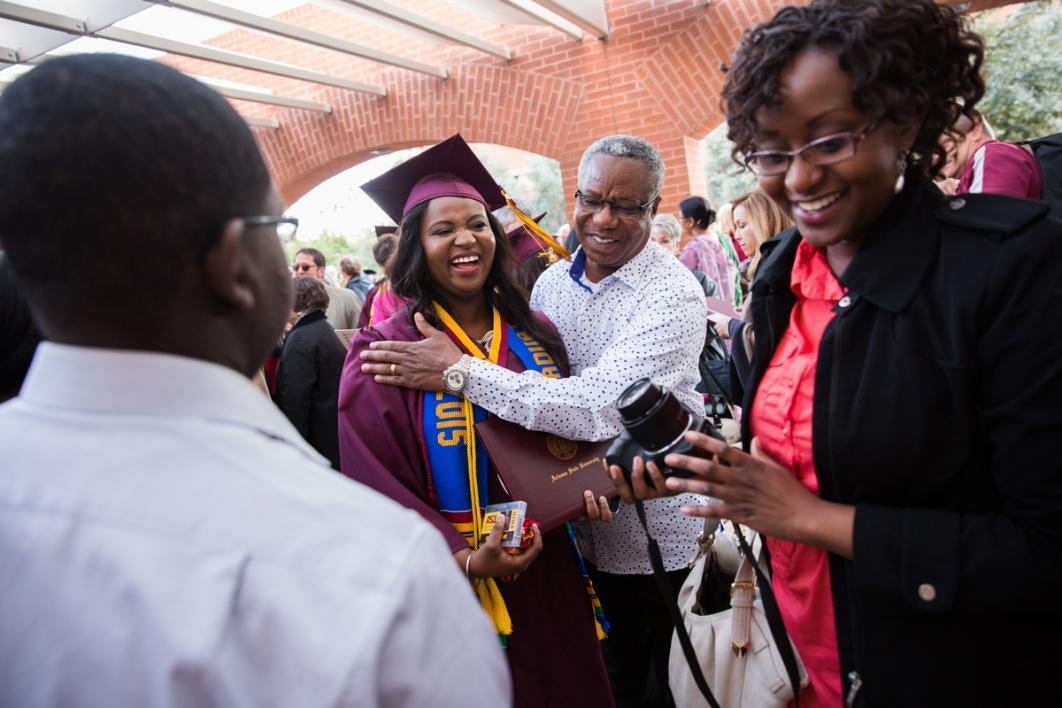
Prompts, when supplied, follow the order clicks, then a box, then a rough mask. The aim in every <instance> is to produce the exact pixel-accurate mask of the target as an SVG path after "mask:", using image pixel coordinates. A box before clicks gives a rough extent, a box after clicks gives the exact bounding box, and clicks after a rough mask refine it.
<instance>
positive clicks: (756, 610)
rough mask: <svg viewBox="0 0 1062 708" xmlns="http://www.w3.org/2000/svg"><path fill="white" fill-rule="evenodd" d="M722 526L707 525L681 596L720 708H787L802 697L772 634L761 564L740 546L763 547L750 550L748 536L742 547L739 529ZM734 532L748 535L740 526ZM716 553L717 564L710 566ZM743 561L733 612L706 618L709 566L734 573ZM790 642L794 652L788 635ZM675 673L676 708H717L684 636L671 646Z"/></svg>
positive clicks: (803, 678) (803, 677) (799, 665)
mask: <svg viewBox="0 0 1062 708" xmlns="http://www.w3.org/2000/svg"><path fill="white" fill-rule="evenodd" d="M718 521H719V520H718V519H707V520H706V521H705V530H704V532H702V534H701V535H700V536H699V537H698V544H699V545H700V550H699V551H698V554H697V556H696V557H695V558H694V560H693V561H691V564H692V570H691V571H690V574H689V577H688V578H686V582H685V583H683V585H682V589H681V590H679V596H678V606H679V611H680V612H681V614H682V619H683V623H684V625H685V628H686V632H687V633H688V634H689V639H690V643H691V644H692V646H693V650H694V652H695V653H696V655H697V659H698V662H699V664H700V668H701V672H702V673H703V675H704V679H705V680H706V682H707V684H708V685H709V686H710V687H711V693H712V694H713V695H714V698H715V700H716V701H717V702H718V705H719V706H722V708H775V707H777V708H785V706H786V705H788V704H789V702H790V701H792V700H793V698H794V693H793V682H792V681H791V679H790V675H789V672H788V671H787V669H786V666H785V661H784V660H783V658H782V653H781V652H780V651H779V648H778V644H777V642H776V641H775V639H774V635H772V633H771V628H770V626H769V624H768V621H767V617H766V614H765V612H764V608H763V601H762V600H761V599H759V598H758V597H757V592H756V585H757V583H756V572H755V568H754V565H753V563H752V562H750V560H749V558H748V557H747V556H746V555H745V554H744V553H742V552H741V549H740V548H738V546H739V545H740V546H742V547H743V548H746V549H751V548H752V547H755V543H753V544H752V545H751V547H750V545H749V544H748V543H747V542H745V543H742V542H744V541H745V539H743V538H742V539H741V541H738V542H736V543H735V538H736V537H735V538H731V535H730V534H731V531H732V530H731V529H725V530H724V531H722V532H719V531H718V529H719V528H720V526H719V523H718ZM733 532H734V533H740V528H738V529H737V530H735V531H733ZM750 552H755V551H751V550H750ZM713 553H714V554H715V562H714V563H713V564H709V559H710V558H711V557H712V555H713ZM735 561H736V564H737V569H736V573H735V576H734V583H733V585H732V586H731V592H730V609H729V610H723V611H722V612H715V613H712V614H704V613H703V611H702V609H701V608H700V607H699V605H698V597H699V595H700V592H699V591H700V589H701V585H702V583H703V582H704V580H705V577H704V576H705V570H706V568H709V567H711V566H714V567H712V569H711V571H710V572H719V570H723V571H728V570H732V569H733V563H734V562H735ZM728 566H729V568H728ZM768 592H769V591H768ZM785 640H786V641H787V642H788V643H789V646H790V647H792V642H791V641H789V638H788V636H786V637H785ZM792 655H793V657H794V659H795V663H796V670H797V671H798V672H799V686H800V688H804V687H805V686H807V685H808V675H807V671H806V670H805V668H804V664H803V662H801V661H800V656H799V655H798V654H797V653H796V648H795V647H794V648H793V653H792ZM668 667H669V668H668V672H669V679H670V684H671V693H672V694H673V695H674V697H675V703H676V705H679V706H682V707H683V708H687V707H689V708H701V707H702V706H710V705H711V704H710V703H709V702H708V700H707V698H706V697H705V696H704V694H703V692H702V691H701V689H700V688H699V687H698V685H697V682H696V680H695V679H694V676H693V673H692V672H691V670H690V666H689V665H688V664H687V661H686V656H685V655H684V652H683V649H682V647H681V645H680V641H679V637H678V635H677V634H676V636H675V637H674V638H673V639H672V641H671V656H670V661H669V663H668Z"/></svg>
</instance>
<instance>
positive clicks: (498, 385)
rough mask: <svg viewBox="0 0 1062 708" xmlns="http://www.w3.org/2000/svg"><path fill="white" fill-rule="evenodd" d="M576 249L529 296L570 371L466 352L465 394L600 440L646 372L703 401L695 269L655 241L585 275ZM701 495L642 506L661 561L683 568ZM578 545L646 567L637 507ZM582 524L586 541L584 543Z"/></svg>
mask: <svg viewBox="0 0 1062 708" xmlns="http://www.w3.org/2000/svg"><path fill="white" fill-rule="evenodd" d="M584 263H585V256H584V254H583V251H582V249H580V250H579V251H577V252H576V254H575V256H574V257H573V260H572V261H560V262H559V263H556V264H554V265H553V266H552V267H550V268H549V269H548V270H547V271H546V272H545V273H543V274H542V275H541V277H540V278H539V280H538V282H537V283H536V284H535V289H534V292H533V293H532V295H531V307H532V309H535V310H539V311H541V312H543V313H544V314H545V315H546V316H547V317H549V319H550V320H551V321H552V322H553V324H554V325H555V326H556V327H557V330H558V331H559V332H560V335H561V338H562V339H563V340H564V344H565V346H566V347H567V350H568V358H569V361H570V364H571V376H570V377H569V378H566V379H548V378H545V377H543V376H541V375H539V374H538V372H535V371H525V372H523V373H521V374H516V373H513V372H511V371H509V370H508V369H504V368H502V367H497V366H492V365H490V364H489V363H487V362H484V361H482V360H478V359H473V358H472V357H468V356H466V357H462V359H461V361H460V365H462V366H464V367H466V368H467V370H468V372H469V378H468V384H467V386H466V388H465V395H466V396H467V397H468V399H469V400H470V401H472V402H473V403H475V404H477V405H479V406H481V407H483V408H485V409H487V410H489V411H491V412H492V413H495V414H496V415H498V416H499V417H501V418H504V419H505V420H509V421H512V422H514V423H518V424H520V425H522V426H524V427H525V428H530V429H532V430H545V431H548V432H551V433H555V434H557V435H562V436H564V437H567V438H571V439H575V440H604V439H607V438H610V437H614V436H616V435H618V434H619V432H620V430H621V427H622V426H621V423H620V418H619V413H618V412H617V410H616V405H615V404H616V399H617V398H618V397H619V395H620V393H622V392H623V390H624V389H625V388H627V386H628V385H630V384H631V383H633V382H634V381H636V380H637V379H639V378H642V377H646V376H647V377H649V378H651V379H652V380H653V381H654V382H655V383H657V384H660V385H662V386H666V387H668V388H669V389H671V390H672V391H673V392H674V393H675V395H676V396H677V397H678V398H679V400H681V401H682V402H683V403H684V404H685V405H686V406H687V407H689V408H690V409H692V410H695V411H700V410H703V409H704V402H703V397H702V396H701V394H699V393H697V392H696V391H695V390H694V388H695V387H696V385H697V384H698V383H699V382H700V374H699V371H698V368H697V361H698V357H699V356H700V352H701V350H702V349H703V348H704V340H705V334H706V332H707V326H708V324H707V323H708V309H707V307H706V305H705V301H704V291H703V290H702V289H701V286H700V285H699V284H698V283H697V279H696V278H694V277H693V274H692V273H690V272H689V270H688V269H687V268H686V267H685V266H684V265H682V263H681V262H679V260H678V259H677V258H675V257H674V256H672V255H671V254H670V253H668V252H666V251H664V250H663V249H662V248H660V247H659V246H658V245H656V244H655V243H653V242H652V241H650V242H648V243H647V244H646V247H645V248H644V249H642V251H641V252H640V253H638V255H636V256H635V257H634V258H632V259H631V260H630V261H628V262H627V263H626V264H625V265H624V266H623V267H621V268H619V269H618V270H617V271H616V272H614V273H612V274H610V275H608V276H607V277H605V278H602V279H601V280H600V281H599V282H597V283H591V282H590V281H589V280H588V279H587V278H586V275H585V273H584V272H583V265H584ZM699 501H703V498H700V497H697V496H694V495H679V496H675V497H667V498H662V499H656V500H652V501H649V502H647V503H646V505H645V508H646V512H647V516H648V519H649V525H650V531H651V532H652V533H653V535H654V537H656V539H657V541H658V542H659V543H660V551H661V554H662V555H663V557H664V565H665V567H666V568H667V569H668V570H675V569H677V568H680V567H683V566H684V565H685V564H686V562H687V561H688V560H689V557H690V556H691V555H692V553H693V551H694V549H695V547H696V536H697V533H698V532H699V531H700V530H701V528H702V527H703V522H702V521H699V520H697V519H693V518H688V517H685V516H683V515H682V514H681V512H680V511H679V508H680V507H681V506H682V505H683V504H686V503H697V502H699ZM588 526H589V530H588V531H587V529H586V528H585V527H584V529H583V533H582V534H581V540H582V541H584V542H583V543H582V544H581V548H582V550H583V552H584V554H585V555H586V556H587V558H588V559H589V560H591V562H593V563H595V565H597V567H598V569H599V570H603V571H605V572H609V573H617V574H648V573H651V572H652V568H651V567H650V565H649V558H648V555H647V553H646V550H645V534H644V532H643V531H642V529H641V525H640V524H639V522H638V518H637V516H636V514H635V511H634V508H633V507H629V506H627V505H624V506H622V507H620V511H619V513H617V514H616V515H615V516H614V518H613V520H612V521H611V522H609V523H593V524H589V525H588ZM587 533H589V534H590V535H591V536H592V544H590V543H587V542H586V537H587Z"/></svg>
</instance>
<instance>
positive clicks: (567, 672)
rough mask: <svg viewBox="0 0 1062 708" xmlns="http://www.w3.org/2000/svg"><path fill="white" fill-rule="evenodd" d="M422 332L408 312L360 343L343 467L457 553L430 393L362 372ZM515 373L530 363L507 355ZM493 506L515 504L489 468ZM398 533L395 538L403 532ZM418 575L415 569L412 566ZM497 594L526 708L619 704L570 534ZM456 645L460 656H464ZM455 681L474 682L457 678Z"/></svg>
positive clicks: (351, 368) (348, 392)
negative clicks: (437, 479)
mask: <svg viewBox="0 0 1062 708" xmlns="http://www.w3.org/2000/svg"><path fill="white" fill-rule="evenodd" d="M421 338H422V337H421V335H420V333H419V332H417V330H416V329H415V328H414V327H413V326H412V325H411V324H410V322H409V312H408V310H407V309H406V308H403V309H401V310H399V311H398V312H397V313H395V315H394V316H392V317H391V318H390V319H388V320H387V321H385V322H383V323H381V324H380V325H379V326H378V327H367V328H365V329H362V330H360V331H359V332H358V333H357V335H355V337H354V339H353V341H352V342H351V346H350V352H349V353H348V355H347V359H346V363H345V364H344V366H343V377H342V380H341V382H340V388H339V448H340V467H341V469H342V471H343V473H344V474H345V475H347V476H348V477H351V478H352V479H355V480H357V481H359V482H362V483H363V484H366V485H368V486H370V487H373V488H374V489H376V490H378V491H380V492H382V493H383V494H386V495H387V496H389V497H391V498H392V499H394V500H395V501H397V502H399V503H400V504H402V505H404V506H407V507H409V508H410V509H413V510H414V511H416V512H418V513H419V514H420V515H421V516H423V517H424V518H425V519H426V520H427V521H429V522H430V523H431V524H433V525H434V526H435V527H436V528H437V529H438V530H439V532H440V533H441V534H442V535H443V537H444V538H445V540H446V542H447V544H448V545H449V547H450V550H451V551H452V552H455V553H456V552H457V551H458V550H460V549H462V548H467V547H468V542H467V541H466V540H465V538H464V536H462V535H461V534H460V533H459V532H458V531H457V530H456V529H455V528H454V527H453V526H451V525H450V523H449V522H448V521H447V520H446V519H445V518H443V516H442V515H441V514H440V513H439V511H438V510H437V509H436V507H435V505H434V504H433V502H432V500H431V499H430V498H429V487H428V483H427V479H428V466H427V462H426V460H427V453H426V450H425V447H424V442H423V438H422V434H421V432H420V431H421V427H422V426H421V420H422V418H421V411H422V408H423V400H424V393H423V392H422V391H414V390H412V389H407V388H401V387H398V386H389V385H386V384H378V383H376V382H375V381H374V380H373V378H372V376H370V375H367V374H363V373H362V372H361V366H360V365H361V359H360V357H359V352H361V350H363V349H366V348H367V347H368V346H369V343H370V342H373V341H379V340H398V341H415V340H418V339H421ZM502 356H503V359H504V360H503V361H502V362H501V363H502V365H503V366H505V367H506V368H508V369H510V370H512V371H516V372H520V371H523V370H524V366H523V363H522V362H521V361H520V359H519V358H518V357H517V356H516V355H515V354H513V353H512V352H511V351H507V352H504V353H503V355H502ZM489 475H490V485H489V486H490V489H489V491H488V495H489V496H488V499H489V503H496V502H503V501H510V500H511V499H510V497H509V496H508V495H507V494H506V493H505V492H504V490H503V489H502V487H501V485H500V484H499V482H498V475H497V472H496V470H495V469H494V467H493V465H491V466H490V473H489ZM398 531H399V530H397V529H395V530H393V532H398ZM410 572H416V569H415V568H411V569H410ZM498 587H499V588H500V590H501V593H502V596H503V597H504V598H505V604H506V606H507V607H508V610H509V615H510V617H511V618H512V622H513V633H512V635H511V636H510V637H509V643H508V648H507V649H506V654H507V657H508V660H509V666H510V669H511V671H512V675H513V688H514V694H515V705H516V706H517V707H518V708H545V707H546V706H550V707H555V706H556V707H564V706H571V707H572V708H588V707H590V706H595V707H596V706H612V705H614V704H613V700H612V693H611V690H610V688H609V683H608V676H607V674H606V672H605V666H604V661H603V659H602V656H601V646H600V642H599V641H598V639H597V635H596V630H595V628H594V615H593V610H592V609H591V606H590V598H589V596H588V595H587V592H586V587H585V585H584V583H583V578H582V576H581V575H580V573H579V567H578V563H577V561H576V557H575V552H574V550H573V549H572V546H571V542H570V541H569V540H568V534H567V531H566V530H565V529H564V527H561V528H559V529H556V530H554V531H551V532H549V533H547V534H545V536H544V537H543V549H542V553H541V554H539V556H538V557H537V558H536V559H535V560H534V562H532V563H531V565H530V566H529V567H528V569H527V571H526V572H524V573H522V574H521V575H520V577H519V578H518V579H517V580H516V581H514V582H509V583H503V582H499V583H498ZM460 650H461V648H460V647H456V646H455V647H454V651H460ZM454 680H475V679H474V677H454Z"/></svg>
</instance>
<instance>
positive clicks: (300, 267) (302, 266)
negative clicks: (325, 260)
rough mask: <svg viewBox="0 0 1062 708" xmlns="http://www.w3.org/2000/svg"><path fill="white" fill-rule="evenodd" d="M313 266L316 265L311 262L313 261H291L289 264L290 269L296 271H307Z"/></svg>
mask: <svg viewBox="0 0 1062 708" xmlns="http://www.w3.org/2000/svg"><path fill="white" fill-rule="evenodd" d="M314 268H317V266H316V265H315V264H313V263H292V264H291V269H292V270H293V271H295V272H296V273H309V272H310V271H311V270H313V269H314Z"/></svg>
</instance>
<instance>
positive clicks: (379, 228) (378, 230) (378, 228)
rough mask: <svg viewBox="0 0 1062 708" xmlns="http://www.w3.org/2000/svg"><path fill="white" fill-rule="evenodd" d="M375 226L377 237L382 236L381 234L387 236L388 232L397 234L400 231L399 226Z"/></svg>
mask: <svg viewBox="0 0 1062 708" xmlns="http://www.w3.org/2000/svg"><path fill="white" fill-rule="evenodd" d="M373 228H374V229H376V238H380V237H381V236H386V235H387V234H397V233H398V227H397V226H374V227H373Z"/></svg>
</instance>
